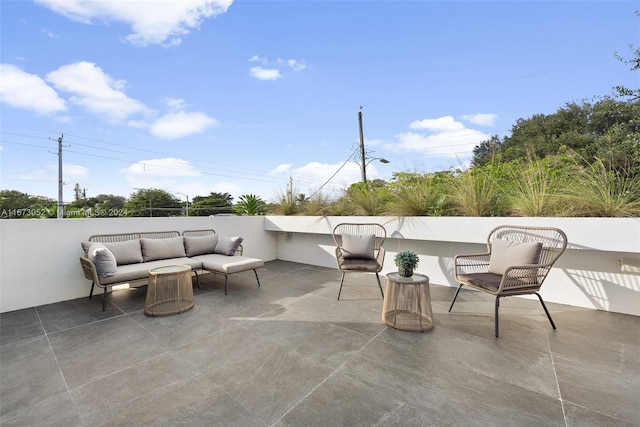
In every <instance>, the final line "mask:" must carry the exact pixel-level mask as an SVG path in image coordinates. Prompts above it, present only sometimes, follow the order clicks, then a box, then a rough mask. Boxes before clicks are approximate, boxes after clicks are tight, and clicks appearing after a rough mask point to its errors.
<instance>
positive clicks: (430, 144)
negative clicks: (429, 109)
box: [384, 116, 490, 158]
mask: <svg viewBox="0 0 640 427" xmlns="http://www.w3.org/2000/svg"><path fill="white" fill-rule="evenodd" d="M409 127H410V128H411V129H415V130H418V131H423V132H405V133H401V134H398V135H396V138H397V142H391V143H387V144H384V148H385V149H386V150H389V151H392V152H396V153H407V152H409V153H412V152H413V153H418V154H420V155H423V156H442V157H449V158H465V157H469V156H471V155H472V153H473V149H474V147H475V146H476V145H478V144H479V143H480V142H482V141H484V140H487V139H489V137H490V136H489V135H488V134H486V133H484V132H481V131H479V130H476V129H472V128H467V127H465V126H464V124H462V123H461V122H458V121H456V120H455V119H454V118H453V117H451V116H444V117H439V118H436V119H424V120H419V121H415V122H412V123H411V124H410V125H409Z"/></svg>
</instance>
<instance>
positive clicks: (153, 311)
mask: <svg viewBox="0 0 640 427" xmlns="http://www.w3.org/2000/svg"><path fill="white" fill-rule="evenodd" d="M193 305H194V299H193V286H192V284H191V267H189V266H188V265H169V266H166V267H158V268H154V269H153V270H149V285H148V286H147V297H146V300H145V303H144V314H146V315H147V316H167V315H170V314H179V313H182V312H183V311H187V310H189V309H190V308H193Z"/></svg>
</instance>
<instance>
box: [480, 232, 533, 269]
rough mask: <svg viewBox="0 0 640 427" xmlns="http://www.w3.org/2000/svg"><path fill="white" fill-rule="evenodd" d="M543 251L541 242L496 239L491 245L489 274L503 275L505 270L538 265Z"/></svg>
mask: <svg viewBox="0 0 640 427" xmlns="http://www.w3.org/2000/svg"><path fill="white" fill-rule="evenodd" d="M541 251H542V243H540V242H531V243H523V242H512V241H508V240H503V239H494V240H493V242H492V243H491V256H490V257H489V273H493V274H500V275H503V274H504V272H505V270H506V269H507V268H509V267H512V266H515V265H526V264H537V263H538V260H539V259H540V252H541Z"/></svg>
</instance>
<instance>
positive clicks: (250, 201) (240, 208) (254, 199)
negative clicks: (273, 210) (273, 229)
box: [233, 194, 267, 215]
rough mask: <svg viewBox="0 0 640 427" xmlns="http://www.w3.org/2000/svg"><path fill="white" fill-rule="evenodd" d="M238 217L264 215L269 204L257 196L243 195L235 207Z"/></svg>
mask: <svg viewBox="0 0 640 427" xmlns="http://www.w3.org/2000/svg"><path fill="white" fill-rule="evenodd" d="M233 211H234V212H235V213H236V215H264V214H266V213H267V204H266V202H265V201H264V200H262V199H261V198H260V197H259V196H256V195H255V194H243V195H242V196H240V197H239V198H238V202H237V203H236V204H235V205H234V206H233Z"/></svg>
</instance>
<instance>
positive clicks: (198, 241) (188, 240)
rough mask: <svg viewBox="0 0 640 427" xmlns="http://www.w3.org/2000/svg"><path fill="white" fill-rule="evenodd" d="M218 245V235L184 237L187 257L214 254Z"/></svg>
mask: <svg viewBox="0 0 640 427" xmlns="http://www.w3.org/2000/svg"><path fill="white" fill-rule="evenodd" d="M217 244H218V235H217V234H211V235H208V236H184V250H185V252H186V254H187V256H189V257H191V256H196V255H204V254H212V253H214V251H215V249H216V245H217Z"/></svg>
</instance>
